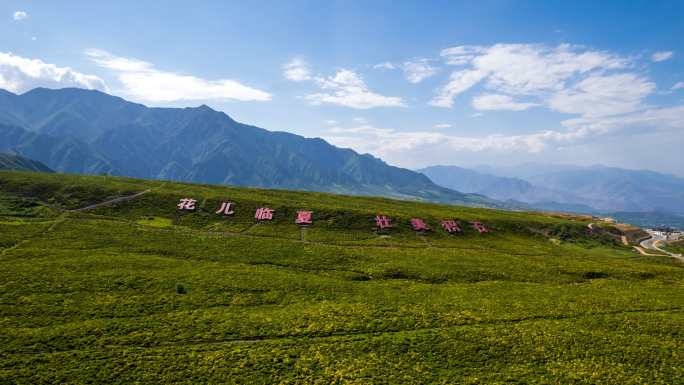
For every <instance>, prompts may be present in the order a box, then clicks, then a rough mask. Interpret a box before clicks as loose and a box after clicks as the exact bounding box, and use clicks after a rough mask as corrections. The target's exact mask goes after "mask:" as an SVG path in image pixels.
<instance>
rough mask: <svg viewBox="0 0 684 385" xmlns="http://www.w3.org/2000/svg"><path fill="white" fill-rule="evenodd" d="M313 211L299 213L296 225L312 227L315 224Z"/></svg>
mask: <svg viewBox="0 0 684 385" xmlns="http://www.w3.org/2000/svg"><path fill="white" fill-rule="evenodd" d="M312 217H313V211H297V219H295V223H296V224H298V225H310V224H312V223H313V219H312Z"/></svg>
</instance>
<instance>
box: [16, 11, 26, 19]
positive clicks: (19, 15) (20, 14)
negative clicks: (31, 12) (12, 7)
mask: <svg viewBox="0 0 684 385" xmlns="http://www.w3.org/2000/svg"><path fill="white" fill-rule="evenodd" d="M27 17H28V13H26V12H24V11H16V12H14V15H12V18H13V19H14V21H21V20H24V19H26V18H27Z"/></svg>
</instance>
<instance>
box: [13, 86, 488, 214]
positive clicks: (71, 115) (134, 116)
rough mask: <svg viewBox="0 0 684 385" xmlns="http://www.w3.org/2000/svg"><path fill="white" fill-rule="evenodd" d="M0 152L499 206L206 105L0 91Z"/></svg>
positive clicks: (73, 168) (211, 178)
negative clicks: (162, 104)
mask: <svg viewBox="0 0 684 385" xmlns="http://www.w3.org/2000/svg"><path fill="white" fill-rule="evenodd" d="M0 151H11V152H14V153H18V154H22V155H24V156H27V157H29V158H32V159H36V160H39V161H41V162H43V163H45V164H46V165H48V166H49V167H51V168H52V169H54V170H56V171H61V172H72V173H85V174H100V173H109V174H112V175H125V176H131V177H140V178H158V179H169V180H176V181H191V182H202V183H215V184H233V185H242V186H255V187H270V188H284V189H295V190H311V191H324V192H336V193H346V194H355V195H380V196H389V197H399V198H408V199H420V200H428V201H436V202H445V203H461V204H470V205H479V206H498V205H500V203H499V202H496V201H494V200H491V199H489V198H486V197H483V196H480V195H473V194H462V193H460V192H457V191H453V190H451V189H448V188H445V187H441V186H438V185H436V184H435V183H433V182H432V181H431V180H430V179H428V178H427V177H426V176H424V175H422V174H420V173H416V172H414V171H411V170H407V169H402V168H398V167H394V166H390V165H388V164H386V163H385V162H383V161H382V160H380V159H377V158H375V157H373V156H371V155H368V154H365V155H360V154H358V153H356V152H354V151H352V150H350V149H341V148H337V147H335V146H332V145H330V144H328V143H327V142H325V141H324V140H322V139H319V138H314V139H311V138H304V137H301V136H298V135H294V134H290V133H285V132H271V131H267V130H264V129H262V128H259V127H255V126H250V125H246V124H242V123H238V122H236V121H235V120H233V119H231V118H230V117H229V116H228V115H226V114H225V113H223V112H218V111H215V110H212V109H211V108H209V107H207V106H204V105H203V106H200V107H197V108H148V107H146V106H144V105H141V104H137V103H131V102H128V101H126V100H124V99H122V98H119V97H115V96H111V95H107V94H105V93H102V92H99V91H91V90H82V89H75V88H67V89H60V90H50V89H44V88H37V89H34V90H32V91H29V92H27V93H25V94H22V95H15V94H13V93H11V92H8V91H2V90H0Z"/></svg>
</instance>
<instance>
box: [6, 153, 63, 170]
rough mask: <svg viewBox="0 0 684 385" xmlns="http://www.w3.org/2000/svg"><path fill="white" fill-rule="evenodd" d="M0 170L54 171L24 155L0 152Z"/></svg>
mask: <svg viewBox="0 0 684 385" xmlns="http://www.w3.org/2000/svg"><path fill="white" fill-rule="evenodd" d="M0 170H20V171H37V172H54V171H52V170H50V168H49V167H47V166H46V165H44V164H42V163H41V162H37V161H35V160H31V159H28V158H24V157H22V156H18V155H14V154H3V153H0Z"/></svg>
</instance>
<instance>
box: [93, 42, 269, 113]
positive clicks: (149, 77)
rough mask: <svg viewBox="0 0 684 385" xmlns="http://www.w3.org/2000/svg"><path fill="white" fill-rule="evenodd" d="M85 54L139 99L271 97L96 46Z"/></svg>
mask: <svg viewBox="0 0 684 385" xmlns="http://www.w3.org/2000/svg"><path fill="white" fill-rule="evenodd" d="M85 54H86V55H87V56H88V57H90V59H91V60H92V61H93V62H95V63H96V64H97V65H99V66H100V67H103V68H107V69H110V70H112V71H114V72H116V74H117V78H118V79H119V81H120V82H121V83H122V84H123V86H124V90H123V93H124V94H125V95H126V96H129V97H132V98H135V99H138V100H143V101H149V102H172V101H178V100H209V99H223V100H225V99H227V100H240V101H268V100H271V94H269V93H268V92H265V91H261V90H258V89H255V88H251V87H248V86H245V85H243V84H240V83H239V82H237V81H235V80H231V79H219V80H206V79H202V78H198V77H195V76H191V75H182V74H177V73H173V72H165V71H160V70H157V69H156V68H154V66H153V65H152V64H150V63H148V62H145V61H142V60H138V59H131V58H125V57H120V56H114V55H112V54H110V53H108V52H106V51H102V50H97V49H90V50H87V51H86V52H85Z"/></svg>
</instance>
